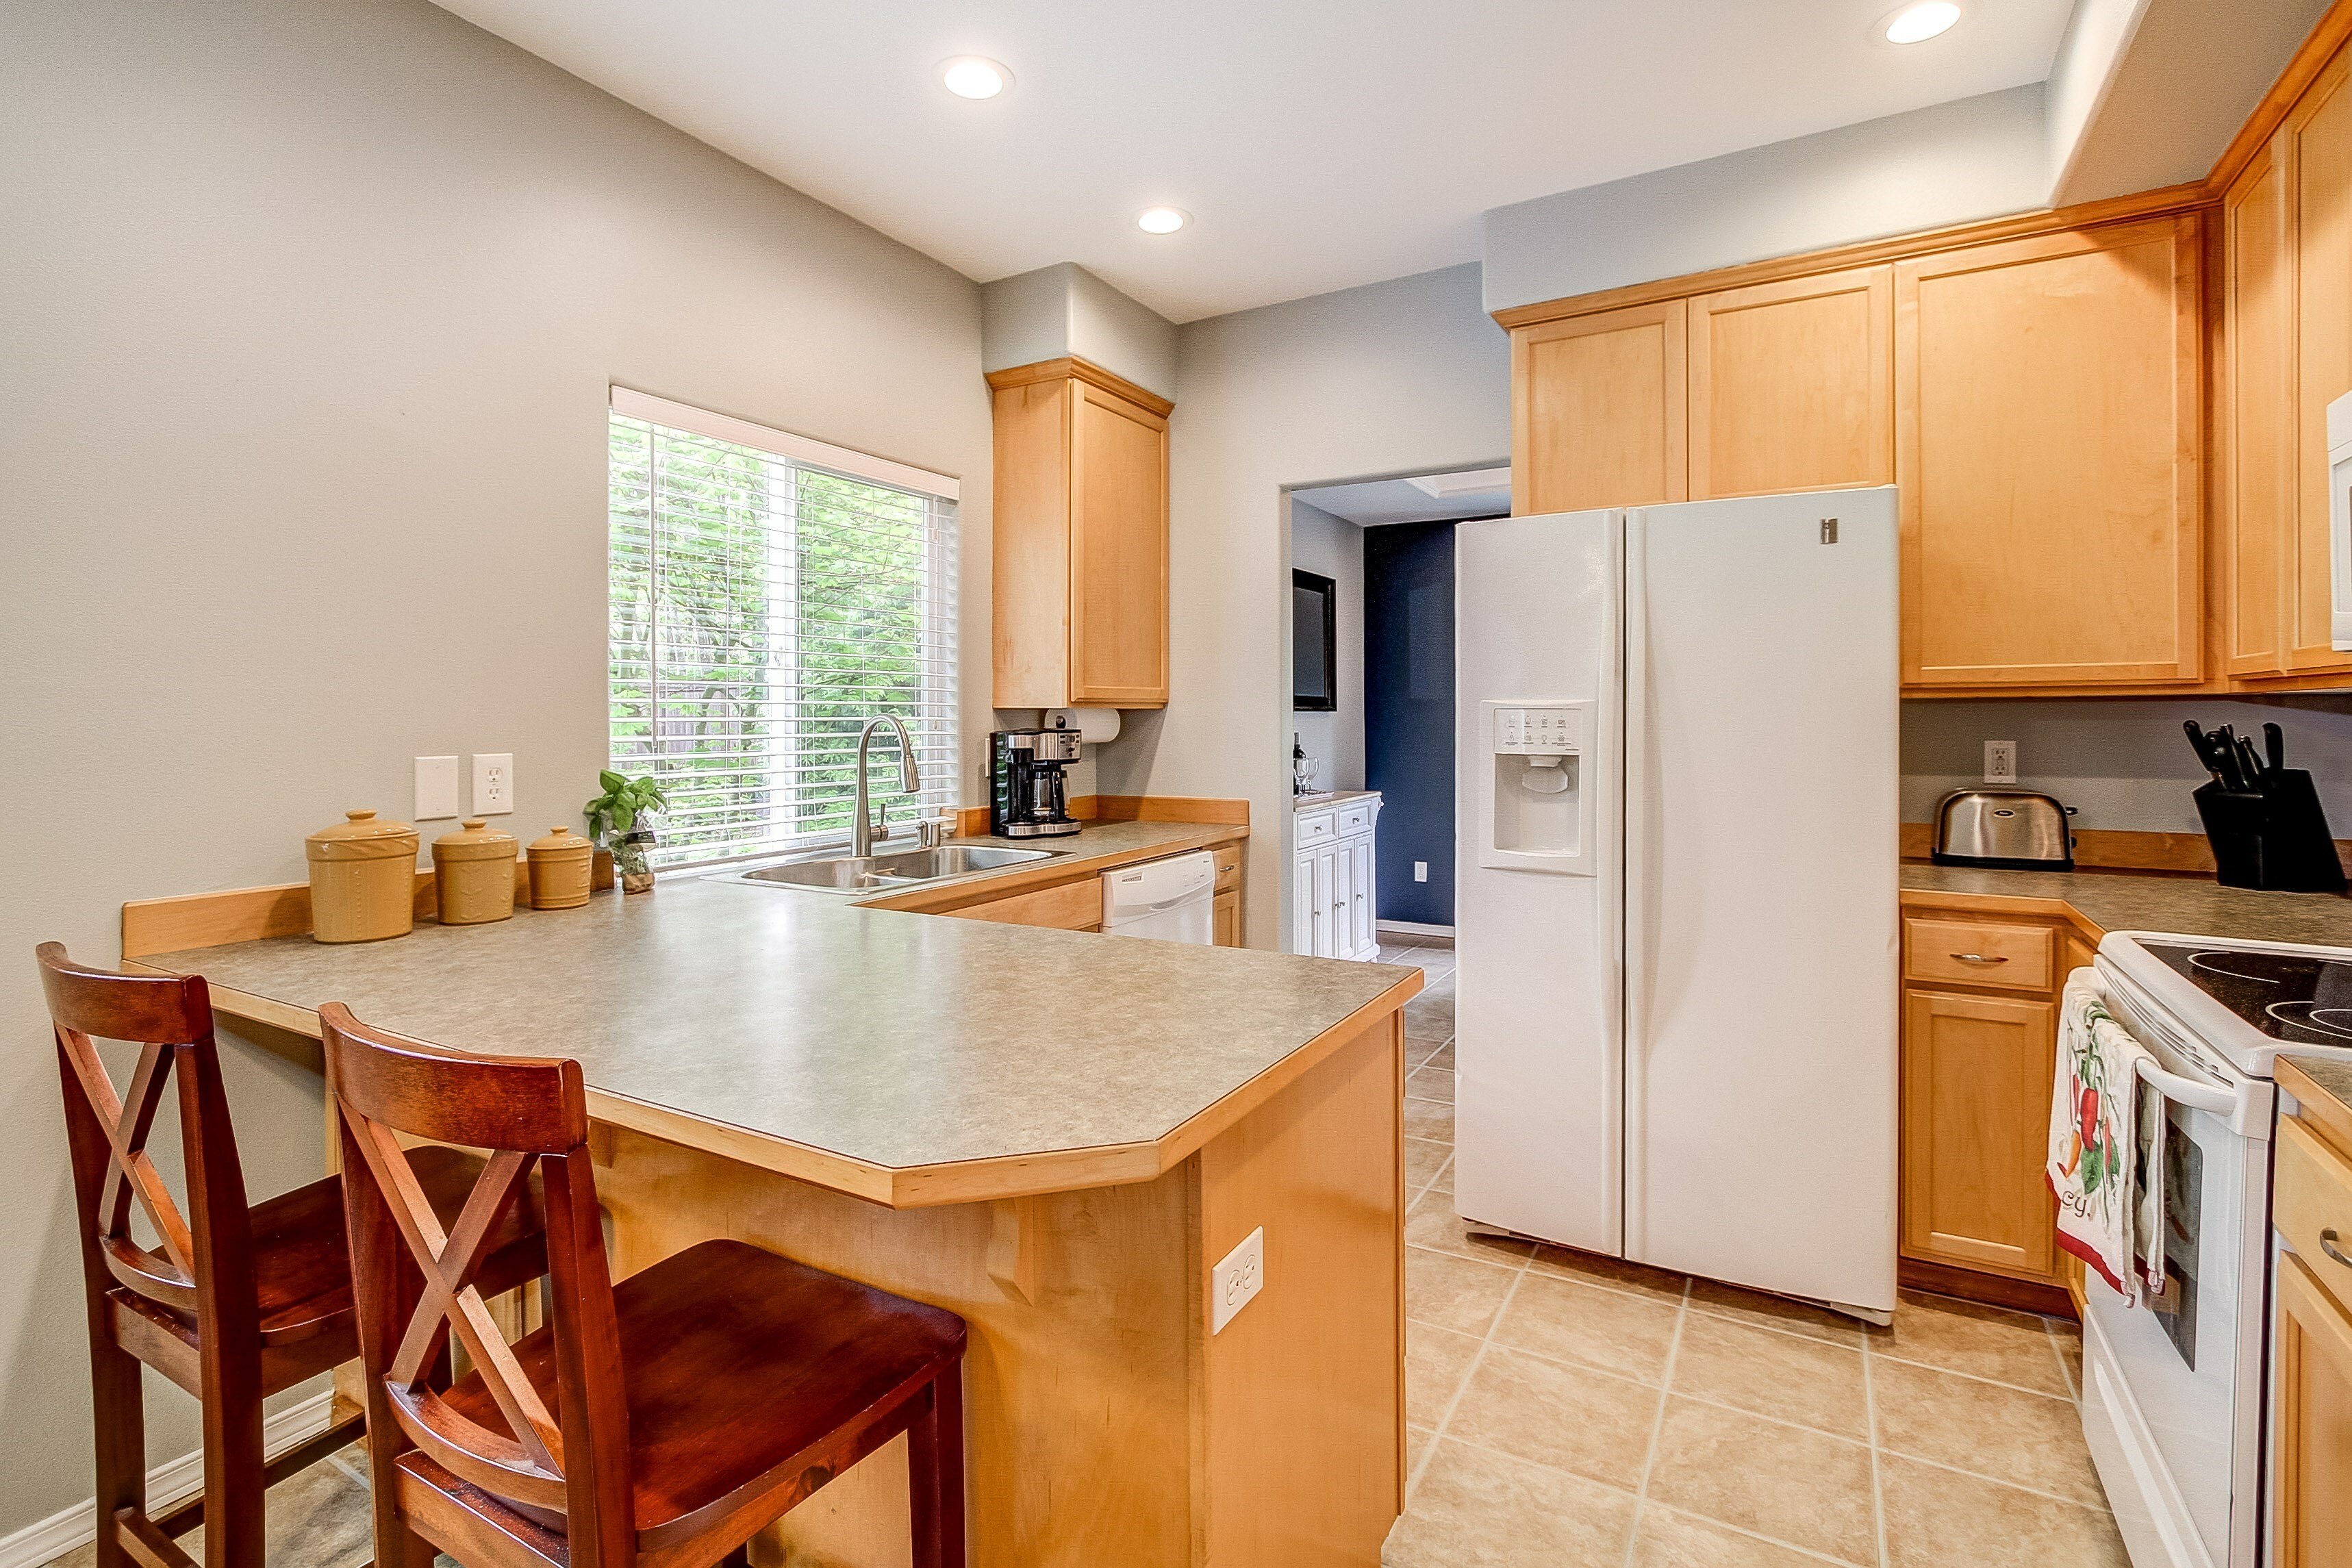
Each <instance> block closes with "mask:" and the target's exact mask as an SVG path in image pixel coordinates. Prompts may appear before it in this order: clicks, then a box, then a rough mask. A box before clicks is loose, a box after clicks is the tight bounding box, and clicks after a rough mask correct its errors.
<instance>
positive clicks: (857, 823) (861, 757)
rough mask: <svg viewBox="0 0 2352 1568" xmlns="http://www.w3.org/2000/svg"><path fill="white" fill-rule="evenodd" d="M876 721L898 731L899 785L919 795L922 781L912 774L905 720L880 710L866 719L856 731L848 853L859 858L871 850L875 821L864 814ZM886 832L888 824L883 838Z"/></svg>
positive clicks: (912, 750) (912, 751) (912, 754)
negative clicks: (868, 758)
mask: <svg viewBox="0 0 2352 1568" xmlns="http://www.w3.org/2000/svg"><path fill="white" fill-rule="evenodd" d="M877 724H887V725H889V726H890V728H892V729H893V730H896V731H898V788H899V789H900V790H901V791H903V792H904V793H906V794H908V795H919V794H921V793H922V788H923V781H922V780H921V778H920V777H919V776H918V775H917V774H916V773H915V742H913V741H912V740H910V739H908V735H907V726H906V724H905V722H904V721H901V720H900V719H899V718H898V715H897V714H895V713H883V714H879V715H877V716H876V717H874V718H872V719H868V720H867V721H866V728H864V729H863V730H860V731H857V799H856V805H854V806H853V807H852V816H851V818H850V825H849V852H850V853H851V854H852V855H854V856H856V858H859V859H860V860H863V859H865V858H866V857H867V856H869V855H871V854H873V853H874V823H873V821H872V819H871V818H869V817H868V816H866V742H868V741H871V740H872V739H873V738H874V727H875V726H876V725H877ZM889 831H890V829H889V828H888V827H887V826H885V827H884V828H883V829H882V832H883V834H884V836H885V837H887V835H888V834H889Z"/></svg>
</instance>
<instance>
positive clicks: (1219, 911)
mask: <svg viewBox="0 0 2352 1568" xmlns="http://www.w3.org/2000/svg"><path fill="white" fill-rule="evenodd" d="M1212 910H1213V915H1214V917H1215V919H1214V925H1213V930H1214V931H1215V933H1216V935H1215V942H1216V944H1217V945H1218V946H1219V947H1239V946H1241V945H1242V895H1241V890H1240V889H1233V890H1232V891H1230V892H1223V893H1219V894H1218V895H1217V897H1216V901H1215V903H1214V904H1213V906H1212Z"/></svg>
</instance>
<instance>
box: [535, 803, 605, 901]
mask: <svg viewBox="0 0 2352 1568" xmlns="http://www.w3.org/2000/svg"><path fill="white" fill-rule="evenodd" d="M595 860H596V847H595V846H594V845H593V844H591V843H590V842H588V840H586V839H585V838H583V837H580V835H578V834H577V833H574V832H572V829H570V828H568V827H566V826H563V825H562V823H560V822H559V823H557V824H556V825H555V826H553V827H551V828H550V829H548V833H547V837H544V838H534V839H532V840H531V841H530V907H531V908H532V909H535V910H576V909H578V908H579V907H580V906H581V905H583V904H584V903H586V902H587V901H588V882H589V878H590V875H591V873H592V872H593V870H594V868H595Z"/></svg>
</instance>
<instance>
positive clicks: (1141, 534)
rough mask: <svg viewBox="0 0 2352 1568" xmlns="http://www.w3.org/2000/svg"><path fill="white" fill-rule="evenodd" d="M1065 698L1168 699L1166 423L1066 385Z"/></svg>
mask: <svg viewBox="0 0 2352 1568" xmlns="http://www.w3.org/2000/svg"><path fill="white" fill-rule="evenodd" d="M1072 393H1073V396H1074V399H1075V401H1074V403H1073V405H1072V410H1071V418H1072V420H1073V422H1074V426H1073V429H1072V432H1071V441H1070V445H1071V449H1072V452H1073V454H1074V458H1073V461H1072V472H1071V481H1070V492H1071V496H1072V500H1073V505H1072V512H1073V515H1072V518H1071V521H1070V700H1071V701H1073V702H1095V703H1113V702H1126V703H1158V702H1165V701H1166V700H1168V424H1167V421H1166V420H1163V419H1160V418H1159V417H1158V416H1155V415H1152V414H1150V412H1148V411H1146V410H1144V409H1141V408H1138V407H1136V406H1135V405H1132V404H1130V403H1128V402H1126V401H1125V400H1124V399H1121V398H1118V397H1116V396H1114V395H1111V394H1109V393H1107V392H1105V391H1103V390H1102V389H1101V388H1099V387H1097V386H1092V385H1089V384H1086V383H1084V382H1078V383H1075V384H1073V387H1072Z"/></svg>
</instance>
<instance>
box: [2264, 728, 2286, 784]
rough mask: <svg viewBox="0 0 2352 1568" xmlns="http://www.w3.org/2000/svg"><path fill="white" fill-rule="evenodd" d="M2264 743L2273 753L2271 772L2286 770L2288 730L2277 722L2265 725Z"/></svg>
mask: <svg viewBox="0 0 2352 1568" xmlns="http://www.w3.org/2000/svg"><path fill="white" fill-rule="evenodd" d="M2263 746H2264V747H2265V748H2266V749H2267V750H2268V751H2269V752H2270V754H2271V772H2273V773H2278V772H2280V771H2282V770H2284V768H2285V766H2286V731H2284V730H2282V729H2280V728H2279V727H2278V726H2277V725H2275V724H2265V725H2263Z"/></svg>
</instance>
